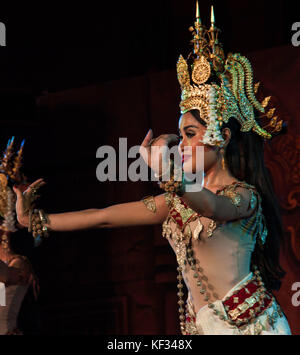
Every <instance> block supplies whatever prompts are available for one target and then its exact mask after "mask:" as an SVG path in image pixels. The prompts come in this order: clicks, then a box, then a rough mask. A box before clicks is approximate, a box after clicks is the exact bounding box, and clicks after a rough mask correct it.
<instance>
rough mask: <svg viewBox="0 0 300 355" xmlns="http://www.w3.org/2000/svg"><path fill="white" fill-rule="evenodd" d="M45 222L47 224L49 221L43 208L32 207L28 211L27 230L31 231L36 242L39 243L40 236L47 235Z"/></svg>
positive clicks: (45, 236)
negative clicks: (32, 208)
mask: <svg viewBox="0 0 300 355" xmlns="http://www.w3.org/2000/svg"><path fill="white" fill-rule="evenodd" d="M46 224H49V221H48V218H47V215H46V214H45V212H44V211H43V210H37V209H34V210H30V211H29V227H28V232H32V235H33V238H34V239H35V242H36V244H39V243H40V242H41V240H42V238H47V237H48V236H49V233H48V227H47V226H46Z"/></svg>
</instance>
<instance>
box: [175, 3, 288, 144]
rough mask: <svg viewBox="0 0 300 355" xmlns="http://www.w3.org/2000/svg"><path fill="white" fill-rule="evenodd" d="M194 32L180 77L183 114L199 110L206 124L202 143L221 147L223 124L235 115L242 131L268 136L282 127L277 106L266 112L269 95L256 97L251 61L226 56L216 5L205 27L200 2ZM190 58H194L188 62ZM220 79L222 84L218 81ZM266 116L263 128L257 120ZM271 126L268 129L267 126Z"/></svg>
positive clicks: (181, 59) (180, 61)
mask: <svg viewBox="0 0 300 355" xmlns="http://www.w3.org/2000/svg"><path fill="white" fill-rule="evenodd" d="M190 31H191V32H192V33H193V39H192V41H191V42H192V44H193V47H194V49H193V52H191V53H190V54H189V56H188V58H187V60H185V59H184V58H183V57H182V56H181V55H180V57H179V60H178V63H177V76H178V81H179V83H180V86H181V102H180V109H181V113H182V114H184V113H186V112H188V111H190V110H193V109H198V110H199V111H200V115H201V118H202V119H203V120H204V121H205V122H206V123H207V130H206V132H205V135H204V137H203V140H202V142H203V143H204V144H209V145H212V146H214V145H218V146H222V145H223V143H224V139H223V137H222V135H221V130H220V129H221V127H222V125H223V123H227V122H228V120H229V119H230V118H231V117H234V118H235V119H236V120H237V121H238V122H239V123H240V125H241V131H242V132H249V131H250V130H253V131H254V132H256V133H257V134H259V135H260V136H262V137H263V138H265V139H270V138H271V137H272V134H271V133H274V132H278V131H280V130H281V128H282V123H283V122H282V121H279V122H278V121H277V119H278V117H277V116H274V112H275V108H272V109H270V110H269V111H268V112H266V107H267V106H268V104H269V101H270V98H271V97H270V96H269V97H266V98H265V99H264V100H263V102H259V101H258V100H257V98H256V96H255V94H256V93H257V90H258V86H259V83H258V84H256V85H253V70H252V66H251V64H250V62H249V60H248V59H247V58H246V57H244V56H241V55H240V54H238V53H236V54H232V53H229V54H228V56H227V58H226V57H225V54H224V51H223V48H222V45H221V43H220V42H219V38H218V37H219V32H220V30H219V29H218V28H217V27H216V26H215V16H214V9H213V6H212V7H211V27H210V28H209V29H206V27H205V26H204V25H203V24H202V22H201V19H200V11H199V3H198V1H197V4H196V22H195V24H194V27H191V28H190ZM189 61H192V63H191V64H189ZM216 81H218V82H219V83H221V84H219V85H218V84H217V83H216ZM254 109H256V110H257V111H259V112H260V113H261V115H260V116H259V118H263V117H267V118H268V119H270V123H269V124H268V125H267V126H265V127H260V125H259V124H258V122H257V121H256V119H255V111H254ZM267 127H268V128H269V131H266V130H265V129H264V128H267Z"/></svg>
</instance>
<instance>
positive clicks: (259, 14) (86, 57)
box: [0, 0, 300, 334]
mask: <svg viewBox="0 0 300 355" xmlns="http://www.w3.org/2000/svg"><path fill="white" fill-rule="evenodd" d="M210 5H211V2H210V1H200V13H201V18H202V21H203V22H204V23H205V24H207V25H208V24H209V18H210ZM214 5H215V17H216V25H217V26H218V27H219V28H221V30H222V34H221V42H222V43H223V45H224V48H225V50H226V51H227V52H229V51H233V52H236V51H238V52H240V53H241V54H243V55H248V54H249V57H250V58H251V59H253V62H254V64H255V65H254V67H255V66H256V68H257V72H258V73H259V75H258V79H261V78H263V79H265V87H266V89H267V90H269V91H271V92H272V93H276V94H278V97H279V96H280V94H281V93H282V92H285V95H286V96H285V98H286V101H285V100H284V98H283V97H279V98H278V100H279V102H280V104H281V107H282V108H283V110H282V111H283V112H284V115H285V116H286V117H287V120H289V119H290V118H292V124H293V125H294V126H292V127H295V130H293V129H292V131H294V133H295V135H294V136H291V138H290V140H289V142H290V145H289V147H291V148H290V150H288V151H289V154H288V155H287V159H292V160H293V166H296V167H297V164H298V162H299V160H298V157H299V155H298V153H299V149H300V146H299V138H298V137H299V135H297V134H298V133H297V132H299V128H300V127H299V123H298V124H297V119H296V118H297V115H298V118H299V109H298V111H297V106H298V105H297V97H299V92H300V90H299V85H298V86H297V83H298V84H299V80H298V79H300V78H299V71H298V69H299V65H298V66H297V65H296V64H297V63H298V64H299V60H298V59H299V50H298V49H297V48H294V47H292V45H291V37H292V31H291V27H292V24H293V23H294V22H300V13H299V11H297V7H296V2H290V1H279V0H278V1H248V0H246V1H237V0H224V1H214ZM194 14H195V1H194V0H184V1H182V0H180V1H179V0H174V1H169V0H161V1H127V2H125V1H114V2H113V1H110V2H107V1H98V2H91V3H89V2H87V1H85V2H79V3H75V2H70V3H65V2H58V3H56V2H40V3H38V4H37V3H36V4H34V3H28V2H26V4H15V6H14V7H13V8H12V7H10V8H9V9H6V8H5V7H4V6H2V5H1V7H0V21H1V22H3V23H4V24H5V26H6V32H7V46H6V47H0V75H1V77H0V125H1V126H0V147H1V149H2V150H4V148H5V145H6V142H7V140H8V139H9V138H10V137H11V136H16V142H17V143H18V144H19V143H20V142H21V140H22V139H23V138H25V139H26V143H25V149H24V154H25V157H24V171H25V173H26V175H27V176H28V178H29V179H30V180H31V181H32V180H34V179H36V178H39V177H44V178H45V179H46V181H47V183H48V184H47V186H46V187H45V188H43V197H42V199H41V201H40V205H41V206H42V207H43V208H44V209H45V210H46V211H47V212H63V211H70V210H79V209H86V208H103V207H105V206H108V205H112V204H115V203H122V202H127V201H134V200H139V199H141V198H142V197H143V196H145V195H147V194H153V193H157V192H159V191H158V190H157V188H156V187H155V186H153V185H152V184H151V183H140V182H137V183H133V182H114V183H113V182H111V183H109V182H105V183H100V182H98V181H97V179H96V174H95V171H96V167H97V164H98V163H99V160H98V159H96V150H97V148H98V147H100V146H102V145H105V144H109V145H112V146H114V147H115V148H116V149H117V148H118V138H119V137H128V146H129V147H130V146H132V145H137V144H140V143H141V141H142V140H143V138H144V136H145V134H146V133H147V131H148V129H149V128H150V127H151V128H153V130H154V134H155V135H159V134H162V133H166V132H168V133H176V132H177V120H178V117H179V110H178V104H179V95H180V91H179V87H178V84H177V81H176V73H175V66H176V61H177V59H178V56H179V54H181V53H182V54H183V55H184V56H186V55H187V54H188V52H189V49H190V47H189V40H190V39H191V37H190V33H189V31H188V28H189V27H190V26H191V25H192V24H193V21H194ZM276 63H279V64H278V65H277V64H276ZM293 68H296V69H293ZM297 68H298V69H297ZM293 70H294V71H293ZM281 75H285V76H284V79H283V80H284V83H285V85H286V86H285V89H282V86H281V83H278V78H280V76H281ZM291 78H292V79H293V80H291ZM292 81H293V83H294V86H292V85H291V82H292ZM289 85H290V86H289ZM276 88H278V91H276ZM289 90H290V92H289ZM291 95H292V96H291ZM292 97H294V98H295V99H293V100H292ZM289 100H291V101H290V102H289ZM293 105H294V106H293ZM296 112H297V114H296ZM299 119H300V118H299ZM299 119H298V122H299ZM286 141H287V140H285V141H284V142H286ZM295 142H296V143H295ZM277 146H278V145H277ZM284 147H285V146H284ZM280 149H283V148H282V145H281V146H280V148H278V156H280V155H282V150H280ZM284 149H285V151H287V149H288V148H284ZM269 152H270V151H269ZM271 152H272V150H271ZM268 157H269V162H270V168H272V167H274V169H273V170H274V171H276V169H275V165H276V163H274V161H276V162H278V161H279V160H276V158H274V156H273V154H272V153H270V154H269V155H268ZM272 159H273V160H272ZM129 161H130V160H129ZM271 170H272V169H271ZM279 171H280V172H281V173H282V170H279ZM298 171H299V169H298V167H297V169H296V172H294V173H295V174H297V173H298ZM291 172H292V170H291V168H290V166H288V168H287V171H285V179H286V180H284V182H285V185H284V186H285V190H280V186H278V184H277V186H278V187H277V192H278V194H279V195H280V199H281V201H282V206H283V207H284V206H286V202H285V201H286V200H288V196H289V194H290V193H291V191H292V192H293V191H296V190H297V189H298V187H299V180H297V179H295V178H294V175H291V174H292V173H291ZM279 175H280V173H279ZM280 181H281V180H280ZM279 185H281V184H280V183H279ZM281 188H282V186H281ZM297 191H298V190H297ZM297 201H298V200H297ZM289 203H290V204H288V206H287V208H286V209H285V210H284V213H285V215H286V216H285V218H286V231H287V233H289V234H288V235H287V241H286V244H287V246H286V251H285V252H284V255H283V256H282V258H283V259H282V260H283V261H282V262H283V264H284V266H285V267H286V269H288V271H289V273H288V275H289V276H288V278H287V281H286V283H285V284H284V288H283V291H281V292H282V293H280V294H279V296H278V297H279V300H280V301H281V303H282V304H283V308H284V309H285V310H287V313H288V315H289V320H290V322H291V325H292V328H293V331H294V333H297V332H298V334H300V325H299V321H298V322H297V319H299V308H296V307H293V306H292V305H291V301H290V300H291V295H292V292H291V285H292V284H293V283H294V282H296V281H299V280H297V279H296V277H297V276H295V275H299V260H300V259H299V255H300V254H299V248H298V247H297V245H298V241H299V237H297V235H298V229H299V225H297V217H296V216H297V214H298V215H299V204H298V202H297V203H296V204H294V205H293V204H291V202H290V200H289ZM291 206H292V207H291ZM293 233H294V234H293ZM297 238H298V239H297ZM287 259H288V260H290V261H289V262H288V263H287V261H286V260H287ZM32 260H33V263H34V265H35V268H36V270H37V273H38V274H39V277H40V282H41V294H40V298H39V303H38V305H39V310H38V311H37V314H39V315H40V316H39V318H40V323H38V324H37V327H36V328H35V329H38V331H39V332H40V333H42V334H128V333H129V334H158V333H160V334H174V333H178V332H179V329H178V323H179V321H178V315H177V305H176V274H175V271H176V267H175V257H174V256H173V254H172V252H171V250H170V248H169V247H168V246H167V244H166V242H165V241H164V240H162V238H161V237H160V226H157V227H143V228H141V227H139V228H129V229H122V230H121V229H119V230H97V231H83V232H74V233H64V234H63V233H52V236H51V238H50V239H49V240H46V241H45V242H44V243H43V244H42V245H41V246H40V247H39V248H36V249H35V250H34V252H33V254H32ZM291 260H292V261H291ZM31 306H32V304H31ZM28 307H29V306H28ZM35 312H36V310H35ZM34 314H36V313H34ZM24 317H25V316H24ZM27 317H28V316H27ZM25 319H26V317H25ZM25 323H26V322H25ZM31 327H32V329H34V325H31Z"/></svg>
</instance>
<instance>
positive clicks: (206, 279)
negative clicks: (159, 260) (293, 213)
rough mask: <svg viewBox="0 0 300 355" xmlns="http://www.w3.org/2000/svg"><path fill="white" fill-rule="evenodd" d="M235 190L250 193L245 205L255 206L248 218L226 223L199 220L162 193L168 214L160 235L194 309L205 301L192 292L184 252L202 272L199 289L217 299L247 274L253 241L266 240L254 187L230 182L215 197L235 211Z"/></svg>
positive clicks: (173, 197) (238, 199)
mask: <svg viewBox="0 0 300 355" xmlns="http://www.w3.org/2000/svg"><path fill="white" fill-rule="evenodd" d="M238 188H246V189H248V190H249V191H250V200H249V205H250V207H251V209H253V208H254V207H255V210H254V212H253V213H252V214H251V216H250V217H248V218H236V219H235V220H231V221H226V222H222V221H215V220H212V219H209V218H206V217H203V216H201V215H200V214H198V213H196V212H195V211H193V210H192V209H191V208H189V207H188V206H187V205H186V204H185V202H184V201H183V200H181V199H180V197H178V196H177V195H176V194H171V193H166V194H165V199H166V202H167V204H168V207H169V214H168V217H167V218H166V220H165V221H164V223H163V231H162V233H163V236H164V237H166V238H167V239H168V241H169V243H170V245H171V246H172V248H173V250H174V251H175V253H176V257H177V261H178V264H179V266H181V267H182V268H183V276H184V279H185V282H186V285H187V287H188V289H189V291H190V296H191V297H192V298H193V299H194V303H196V304H198V306H201V305H204V304H205V303H207V301H208V300H207V299H206V300H204V298H203V297H201V292H200V294H199V291H197V290H196V289H197V287H196V286H197V285H196V283H195V282H196V281H195V280H194V279H193V271H192V270H191V268H190V266H189V264H188V262H187V249H188V248H192V250H193V252H194V255H195V258H196V259H197V260H198V264H199V265H200V269H201V270H202V271H203V275H202V282H203V288H205V289H206V291H207V290H208V289H210V290H211V292H210V293H209V296H211V297H214V298H216V299H219V298H220V297H222V296H223V295H225V294H226V293H227V292H228V290H229V289H230V288H231V287H233V286H234V285H235V284H236V283H237V282H239V281H240V280H241V279H242V278H243V277H245V276H246V275H247V274H248V273H249V272H250V261H251V254H252V252H253V250H254V247H255V242H256V240H257V239H259V240H260V241H261V242H262V243H263V242H264V240H265V238H266V235H267V229H266V226H265V220H264V216H263V214H262V207H261V197H260V195H259V193H258V192H257V190H256V188H255V187H254V186H252V185H249V184H247V183H245V182H234V183H232V184H230V185H227V186H225V187H224V188H222V189H220V190H218V191H217V192H216V194H217V195H224V196H227V197H229V198H230V200H231V201H232V203H233V204H234V206H236V207H237V208H238V207H239V205H240V203H241V198H242V197H241V194H240V193H239V192H238V191H237V190H238ZM193 291H194V292H193ZM203 294H204V292H203V293H202V295H203ZM206 294H207V292H206Z"/></svg>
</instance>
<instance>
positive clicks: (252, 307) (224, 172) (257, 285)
mask: <svg viewBox="0 0 300 355" xmlns="http://www.w3.org/2000/svg"><path fill="white" fill-rule="evenodd" d="M211 20H212V21H211V22H212V23H211V27H210V29H209V30H207V29H206V28H205V27H204V26H203V24H202V23H201V21H200V18H199V10H198V7H197V19H196V22H195V26H194V28H192V31H193V41H192V43H193V44H194V50H193V52H192V53H191V54H190V55H189V57H188V60H187V61H186V60H184V59H183V57H181V56H180V58H179V61H178V65H177V72H178V79H179V83H180V85H181V90H182V97H181V103H180V108H181V114H182V115H181V117H180V121H179V131H180V144H179V145H178V148H179V153H180V154H181V156H182V162H183V174H182V179H175V175H174V174H175V172H174V164H172V162H171V164H170V170H169V171H168V173H170V174H171V177H170V179H169V180H168V181H161V183H160V187H161V188H162V189H164V190H165V193H164V194H161V195H159V196H155V197H153V196H150V197H147V198H144V199H143V200H141V201H137V202H131V203H125V204H117V205H113V206H109V207H107V208H104V209H90V210H84V211H78V212H69V213H61V214H50V215H46V214H45V213H44V212H43V211H41V210H34V211H31V212H30V213H27V212H26V211H24V201H26V198H27V197H28V196H30V195H31V194H35V192H36V189H37V188H38V187H39V186H41V185H43V184H44V182H43V181H42V180H41V179H39V180H37V181H36V182H34V183H33V184H31V185H30V187H29V189H28V191H27V193H26V194H25V195H23V194H22V193H21V191H20V189H18V188H17V187H15V188H14V191H15V192H16V194H17V205H16V209H17V214H18V220H19V222H20V223H21V224H22V225H24V226H27V227H29V228H30V229H31V230H33V234H34V236H37V235H43V234H46V233H47V231H48V229H52V230H55V231H72V230H78V229H84V228H114V227H122V226H124V227H125V226H132V225H151V224H161V223H163V236H164V237H166V238H167V239H168V241H169V242H170V245H171V247H172V248H173V249H174V251H175V253H176V257H177V261H178V297H179V301H178V304H179V319H180V327H181V331H182V333H183V334H290V329H289V325H288V323H287V320H286V318H285V316H284V314H283V313H282V311H281V309H280V307H279V305H278V303H277V301H276V300H275V298H274V296H273V295H272V293H271V291H272V290H273V289H278V288H279V286H280V279H281V278H282V277H283V274H284V272H283V270H282V269H281V267H280V265H279V245H280V240H281V237H282V224H281V219H280V214H279V209H278V205H277V201H276V198H275V195H274V191H273V188H272V184H271V181H270V177H269V175H268V171H267V169H266V167H265V164H264V154H263V145H264V141H265V140H266V139H270V138H271V137H272V133H275V132H278V131H279V130H280V129H281V126H282V121H281V122H277V121H276V118H272V116H273V114H274V109H271V110H269V111H268V112H266V106H267V104H268V102H269V98H267V99H266V100H264V101H263V102H262V103H260V102H258V101H257V99H256V97H255V95H254V94H255V91H256V89H255V88H253V84H252V80H253V76H252V68H251V65H250V63H249V61H248V60H247V58H245V57H242V56H240V55H239V54H230V55H228V57H227V58H225V55H224V52H223V50H222V47H221V45H220V43H219V42H218V29H217V28H216V27H215V23H214V15H213V11H212V19H211ZM258 113H260V117H258ZM264 119H271V121H270V124H269V125H264V126H263V127H262V126H261V122H262V121H263V120H264ZM173 140H174V137H173V136H172V135H163V136H160V137H158V138H157V139H155V140H152V132H151V131H150V132H148V134H147V136H146V137H145V139H144V141H143V143H142V148H143V149H141V154H142V156H143V158H144V159H145V161H146V163H147V164H148V165H149V166H150V167H153V166H151V163H150V162H151V161H158V160H160V162H161V163H162V162H164V156H162V155H160V153H158V152H157V151H155V152H153V150H152V149H151V147H152V146H160V147H161V146H162V147H165V146H167V145H168V144H169V143H171V142H172V141H173ZM198 147H203V149H204V156H203V157H199V156H198V155H197V154H196V152H197V148H198ZM186 148H189V154H187V153H186ZM145 152H146V153H148V154H149V155H148V156H147V154H146V153H145ZM153 154H154V155H155V157H154V159H153V160H152V158H153V156H152V155H153ZM150 157H151V159H149V158H150ZM199 161H200V163H203V170H204V181H203V184H200V185H199V183H198V182H196V183H194V182H193V181H191V180H190V179H186V174H188V173H189V174H190V173H197V172H199V171H198V166H201V164H198V163H199ZM161 165H162V164H161ZM175 166H176V165H175ZM153 169H154V167H153ZM156 173H158V177H159V178H160V179H161V180H164V179H163V178H164V177H165V171H164V172H163V173H162V170H159V171H156ZM200 173H201V171H200ZM193 188H194V189H193ZM191 191H193V192H191ZM183 281H184V282H185V285H186V287H187V289H188V297H187V302H186V307H185V308H184V304H185V302H184V300H183V296H184V292H183V288H184V286H183Z"/></svg>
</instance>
